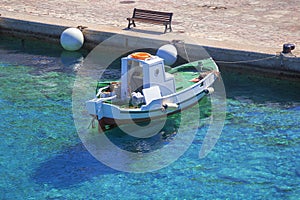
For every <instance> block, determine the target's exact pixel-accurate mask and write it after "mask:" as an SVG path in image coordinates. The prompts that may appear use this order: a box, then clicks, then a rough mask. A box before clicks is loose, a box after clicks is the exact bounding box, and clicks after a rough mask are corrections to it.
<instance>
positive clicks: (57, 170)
mask: <svg viewBox="0 0 300 200" xmlns="http://www.w3.org/2000/svg"><path fill="white" fill-rule="evenodd" d="M113 173H118V171H116V170H114V169H112V168H110V167H108V166H106V165H104V164H102V163H101V162H99V161H98V160H97V159H95V158H94V157H93V156H92V155H91V154H90V153H89V152H88V151H87V150H86V149H85V147H84V146H83V145H82V144H78V145H76V146H73V147H70V148H69V149H67V150H65V151H64V152H61V153H60V154H58V155H57V156H56V157H54V158H52V159H50V160H48V161H46V162H44V163H42V164H41V165H40V166H39V167H38V168H37V169H36V171H35V173H34V174H33V176H32V179H33V180H34V182H36V183H38V184H40V185H45V184H48V185H51V186H53V187H55V188H68V187H71V186H73V185H76V184H79V183H81V182H85V181H89V180H91V179H92V178H93V177H97V176H100V175H105V174H113Z"/></svg>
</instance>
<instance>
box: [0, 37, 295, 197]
mask: <svg viewBox="0 0 300 200" xmlns="http://www.w3.org/2000/svg"><path fill="white" fill-rule="evenodd" d="M4 40H5V42H4ZM8 40H9V41H8ZM0 55H1V57H0V85H1V87H0V116H1V120H0V121H1V123H0V130H1V135H0V139H1V140H0V166H1V170H0V176H1V179H0V199H102V198H103V199H165V198H169V199H176V198H177V199H196V198H198V199H299V198H300V186H299V185H300V163H299V155H300V154H299V153H300V135H299V133H300V127H299V121H300V115H299V113H300V95H299V91H300V83H296V82H289V81H279V80H274V79H269V78H260V77H257V76H246V75H243V74H238V73H233V72H230V71H226V70H223V71H222V75H223V79H224V82H225V87H226V92H227V96H228V99H227V104H228V108H227V109H228V113H227V120H226V125H225V127H224V130H223V132H222V135H221V137H220V139H219V141H218V143H217V145H216V146H215V148H214V149H213V151H212V152H210V153H209V154H208V156H207V157H205V158H204V159H201V160H200V159H198V152H199V150H200V147H201V144H202V142H203V138H204V136H205V133H206V130H207V129H206V127H202V128H201V129H199V130H198V133H197V136H196V138H195V139H194V142H193V144H192V145H191V146H190V148H189V149H188V151H187V152H185V154H184V155H183V156H182V157H180V158H179V160H177V161H176V162H174V163H173V164H171V165H170V166H168V167H166V168H164V169H161V170H159V171H155V172H151V173H142V174H133V173H123V172H119V171H116V170H113V169H111V168H109V167H107V166H105V165H103V164H101V163H100V162H98V161H97V160H96V159H94V158H93V157H92V156H91V155H90V154H89V152H87V150H86V149H85V148H84V147H83V145H82V144H81V141H80V140H79V137H78V135H77V133H76V129H75V126H74V122H73V118H72V108H71V105H72V97H71V95H72V86H73V83H74V80H75V73H74V70H76V66H74V62H73V60H72V59H69V58H70V57H72V56H73V57H74V56H75V57H76V59H75V60H77V61H78V60H80V55H69V54H68V55H66V53H63V52H62V50H61V49H60V47H57V46H52V45H41V44H40V43H35V42H28V41H25V42H23V43H22V42H21V40H10V39H8V38H5V39H0ZM74 68H75V69H74ZM116 137H117V136H116ZM142 145H146V144H142Z"/></svg>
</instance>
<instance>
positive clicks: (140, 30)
mask: <svg viewBox="0 0 300 200" xmlns="http://www.w3.org/2000/svg"><path fill="white" fill-rule="evenodd" d="M123 30H125V31H132V32H135V33H143V34H149V35H165V34H167V33H168V32H167V33H164V32H162V31H152V30H145V29H137V28H131V29H128V28H124V29H123Z"/></svg>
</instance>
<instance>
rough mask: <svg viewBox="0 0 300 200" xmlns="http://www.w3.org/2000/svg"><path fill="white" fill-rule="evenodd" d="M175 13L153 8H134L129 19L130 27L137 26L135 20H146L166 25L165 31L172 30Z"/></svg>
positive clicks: (145, 21)
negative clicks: (153, 9)
mask: <svg viewBox="0 0 300 200" xmlns="http://www.w3.org/2000/svg"><path fill="white" fill-rule="evenodd" d="M172 16H173V13H168V12H158V11H152V10H142V9H137V8H135V9H134V10H133V15H132V17H130V18H127V20H128V29H130V26H131V25H133V27H136V25H135V22H136V21H139V22H144V23H151V24H162V25H164V26H165V32H164V33H166V32H167V30H170V32H171V31H172V27H171V22H172Z"/></svg>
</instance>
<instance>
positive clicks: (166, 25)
mask: <svg viewBox="0 0 300 200" xmlns="http://www.w3.org/2000/svg"><path fill="white" fill-rule="evenodd" d="M167 30H169V31H170V32H172V27H171V24H169V27H168V24H165V32H164V33H166V32H167Z"/></svg>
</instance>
